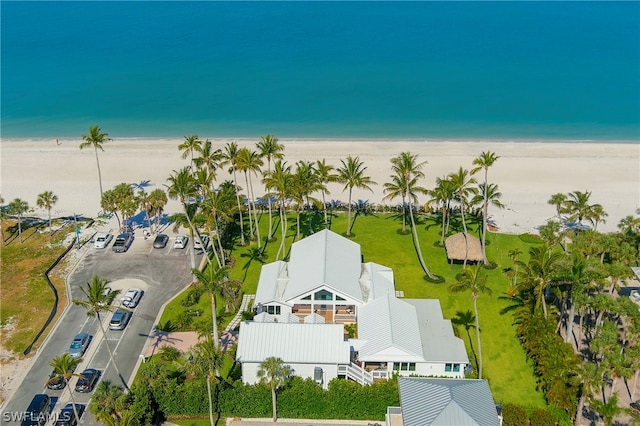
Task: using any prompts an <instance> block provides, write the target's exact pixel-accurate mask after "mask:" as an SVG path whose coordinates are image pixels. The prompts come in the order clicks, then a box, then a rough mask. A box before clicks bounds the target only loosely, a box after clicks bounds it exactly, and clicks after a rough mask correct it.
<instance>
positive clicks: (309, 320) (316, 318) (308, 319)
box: [304, 312, 326, 324]
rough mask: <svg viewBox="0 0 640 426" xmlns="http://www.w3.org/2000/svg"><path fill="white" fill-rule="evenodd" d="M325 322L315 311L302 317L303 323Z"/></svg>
mask: <svg viewBox="0 0 640 426" xmlns="http://www.w3.org/2000/svg"><path fill="white" fill-rule="evenodd" d="M325 322H326V321H325V320H324V317H323V316H320V315H318V314H316V313H315V312H312V313H310V314H309V315H307V316H306V317H304V323H305V324H324V323H325Z"/></svg>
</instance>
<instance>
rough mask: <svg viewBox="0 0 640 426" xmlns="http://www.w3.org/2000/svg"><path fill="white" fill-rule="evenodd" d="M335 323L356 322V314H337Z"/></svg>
mask: <svg viewBox="0 0 640 426" xmlns="http://www.w3.org/2000/svg"><path fill="white" fill-rule="evenodd" d="M333 322H356V314H335V315H334V316H333Z"/></svg>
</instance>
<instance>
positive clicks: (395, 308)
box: [358, 293, 424, 362]
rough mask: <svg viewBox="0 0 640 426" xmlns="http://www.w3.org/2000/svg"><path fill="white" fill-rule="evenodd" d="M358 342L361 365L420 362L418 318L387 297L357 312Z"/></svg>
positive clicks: (407, 308)
mask: <svg viewBox="0 0 640 426" xmlns="http://www.w3.org/2000/svg"><path fill="white" fill-rule="evenodd" d="M358 338H359V339H361V340H366V343H365V344H364V345H363V346H362V347H361V348H360V350H359V352H358V358H359V359H360V360H361V361H377V360H379V358H380V356H381V355H383V354H384V356H385V357H386V358H387V360H388V361H407V362H420V361H423V360H424V358H423V353H422V344H421V341H420V330H419V329H418V317H417V315H416V310H415V308H414V307H413V306H412V305H409V304H407V303H405V302H403V301H402V300H400V299H397V298H396V297H395V295H392V294H390V293H387V294H386V295H385V296H384V297H379V298H377V299H375V300H373V301H371V302H369V303H368V304H366V305H364V306H361V307H360V308H359V309H358Z"/></svg>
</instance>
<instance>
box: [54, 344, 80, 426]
mask: <svg viewBox="0 0 640 426" xmlns="http://www.w3.org/2000/svg"><path fill="white" fill-rule="evenodd" d="M81 361H82V359H81V358H74V357H72V356H71V355H69V354H68V353H67V352H65V353H63V354H62V355H59V356H57V357H55V358H54V359H53V360H51V362H50V363H49V365H50V366H51V367H53V371H54V372H55V373H56V374H59V375H61V376H62V378H63V379H64V383H65V385H66V386H67V389H69V380H70V379H71V376H73V375H74V373H73V372H74V371H75V370H76V367H77V366H78V364H80V362H81ZM77 376H79V374H77ZM69 394H70V395H71V402H72V403H73V414H75V416H76V419H80V416H78V410H77V409H76V400H75V397H74V396H73V392H69Z"/></svg>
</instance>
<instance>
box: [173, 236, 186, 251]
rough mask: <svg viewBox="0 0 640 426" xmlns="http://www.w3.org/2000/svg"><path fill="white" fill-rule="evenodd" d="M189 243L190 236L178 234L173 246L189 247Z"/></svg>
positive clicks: (179, 247)
mask: <svg viewBox="0 0 640 426" xmlns="http://www.w3.org/2000/svg"><path fill="white" fill-rule="evenodd" d="M187 244H189V237H187V236H186V235H178V236H177V237H176V240H175V241H174V242H173V248H175V249H183V248H185V247H187Z"/></svg>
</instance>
